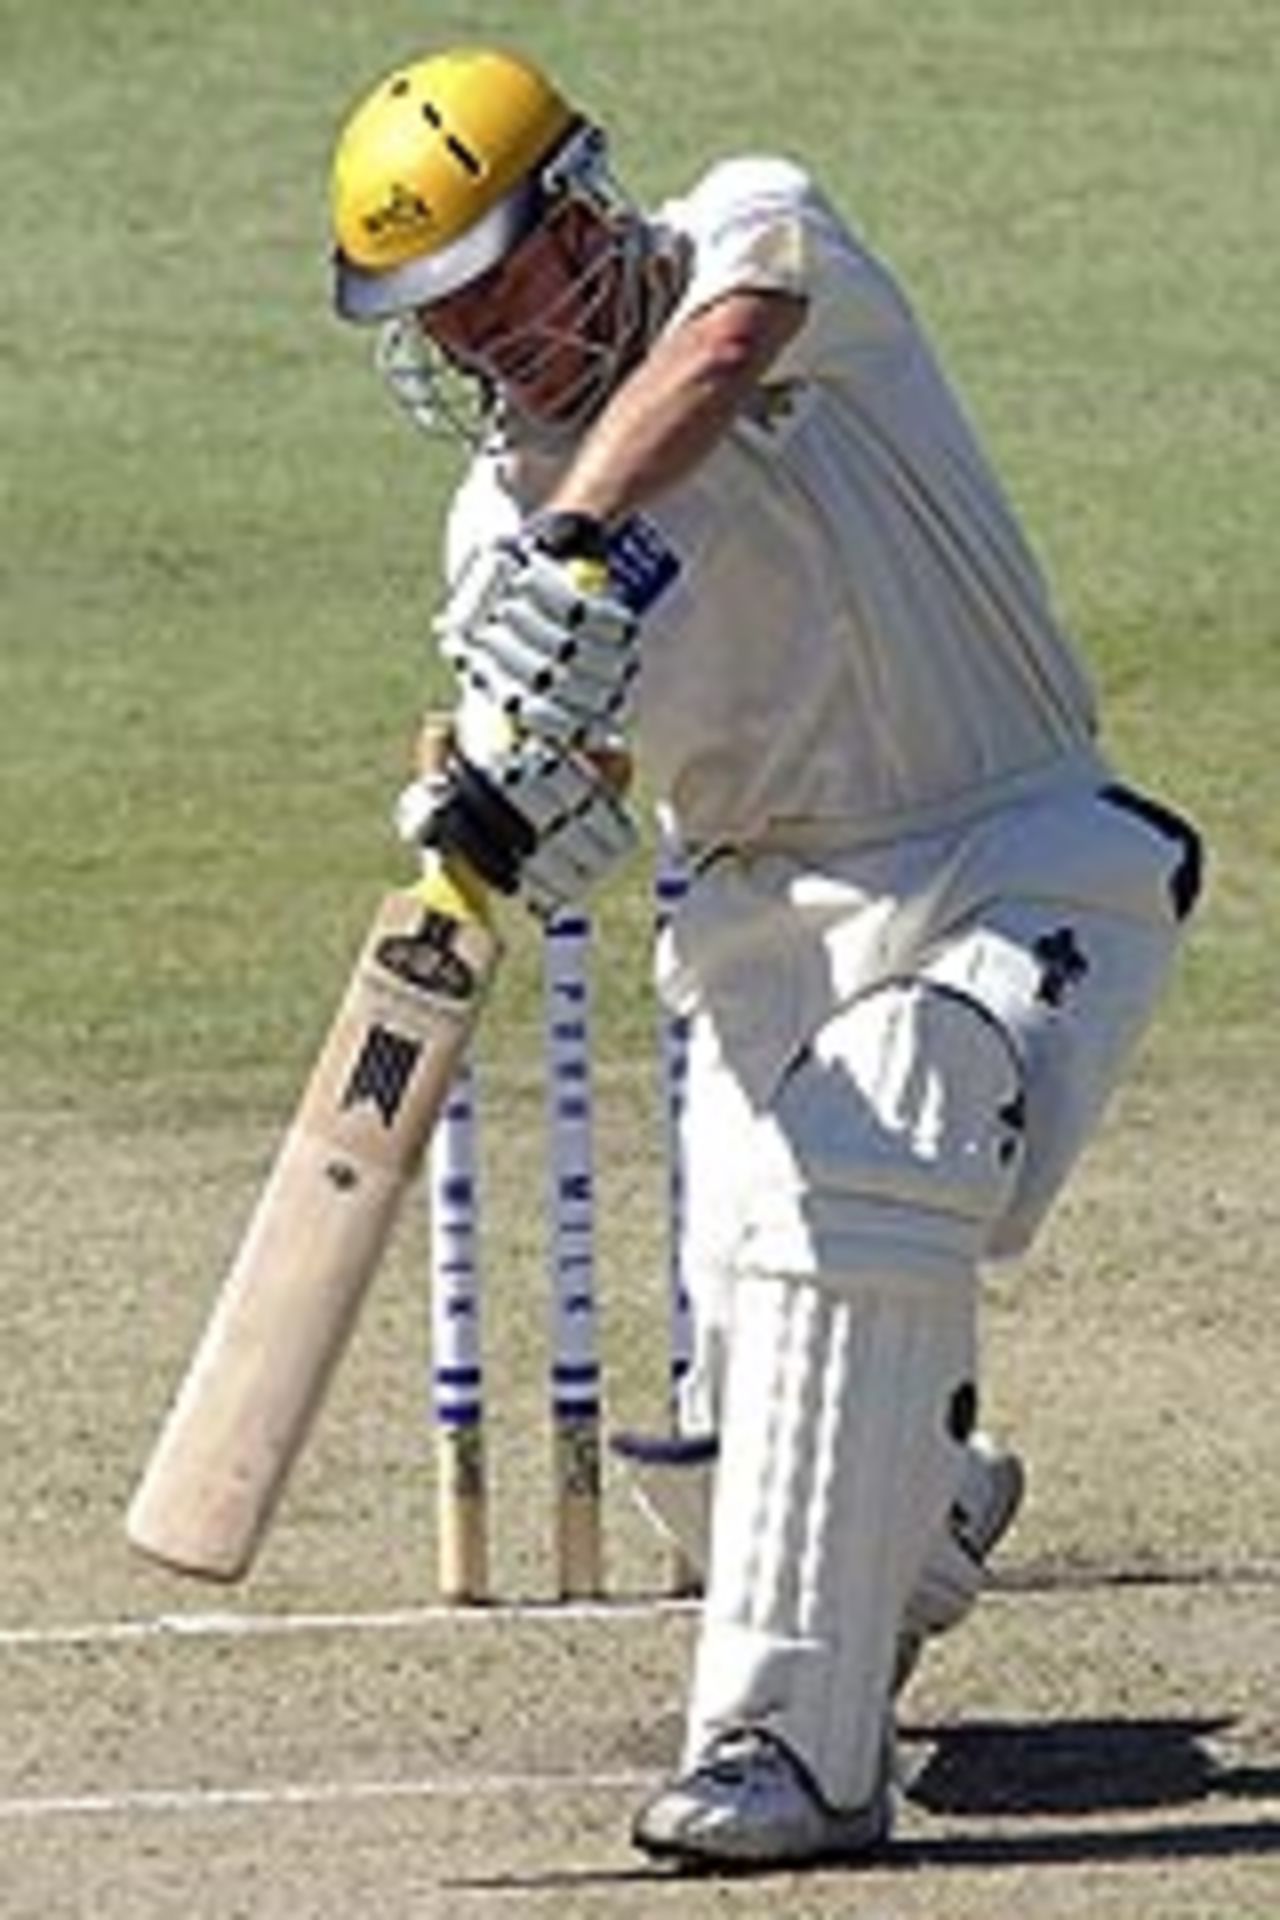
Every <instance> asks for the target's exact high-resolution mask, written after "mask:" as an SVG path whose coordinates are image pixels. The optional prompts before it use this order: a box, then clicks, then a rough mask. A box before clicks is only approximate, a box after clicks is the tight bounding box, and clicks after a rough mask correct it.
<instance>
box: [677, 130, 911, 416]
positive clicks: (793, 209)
mask: <svg viewBox="0 0 1280 1920" xmlns="http://www.w3.org/2000/svg"><path fill="white" fill-rule="evenodd" d="M660 218H661V220H662V221H663V222H664V223H665V224H667V225H670V226H671V227H674V228H675V229H676V231H677V232H681V233H683V234H684V235H685V236H686V237H687V238H688V240H689V241H690V242H691V244H692V254H693V259H692V267H691V272H690V277H689V281H688V284H687V285H686V287H685V289H684V293H683V295H682V296H681V299H680V301H679V302H678V304H677V306H676V308H675V310H674V312H673V313H672V315H671V318H670V321H669V323H668V324H669V325H670V326H673V327H674V326H679V325H680V323H681V322H682V321H683V320H686V319H688V318H689V317H690V315H692V314H694V313H697V312H699V311H700V310H701V309H703V308H705V307H708V306H711V305H713V304H714V303H715V302H716V301H717V300H720V299H723V298H724V296H725V295H726V294H729V293H736V292H742V291H755V292H766V293H768V292H773V293H785V294H792V295H795V296H797V297H798V298H800V299H802V300H804V301H805V302H806V303H807V306H808V314H807V317H806V320H805V323H804V325H803V326H802V327H801V328H800V329H799V331H798V332H797V333H796V334H795V335H794V336H793V338H792V340H791V342H790V344H789V345H788V347H787V348H786V349H785V350H784V353H783V355H782V357H781V358H780V360H779V361H778V362H777V364H776V366H775V369H774V372H775V373H776V374H777V375H778V376H779V377H782V378H803V377H806V376H812V375H815V374H819V373H820V372H821V371H822V368H823V365H824V362H826V361H828V360H829V359H830V357H831V356H832V354H835V353H838V355H839V357H840V359H841V361H842V364H843V365H845V367H846V368H847V364H848V356H849V354H850V351H851V348H852V349H853V350H854V351H856V350H858V348H862V349H864V350H867V351H870V352H880V351H883V350H884V349H885V348H894V347H895V346H896V345H897V344H899V343H900V342H901V340H902V339H903V337H904V335H905V333H906V331H907V328H908V326H909V324H910V316H909V313H908V310H907V308H906V304H905V302H904V300H903V298H902V296H901V294H900V293H899V292H898V290H897V288H896V286H895V285H894V283H893V282H892V281H891V280H890V279H889V277H888V275H887V274H886V273H885V272H884V270H883V269H882V268H881V267H880V266H879V264H878V262H876V261H875V260H874V259H873V257H872V256H871V255H870V254H869V253H866V252H864V251H863V249H862V248H861V247H860V246H859V245H858V243H857V241H856V240H855V239H854V238H853V236H852V234H851V233H850V231H849V229H848V226H847V225H846V224H845V223H844V222H843V221H841V220H840V219H839V218H838V217H837V216H836V215H835V213H834V212H833V211H832V209H831V207H830V206H829V204H828V203H827V201H826V200H825V199H824V197H823V196H822V194H821V193H820V192H819V190H818V188H817V187H816V186H815V185H814V183H813V181H812V179H811V178H810V176H809V175H808V174H807V173H806V172H805V170H804V169H803V168H802V167H800V166H797V165H796V164H795V163H794V162H793V161H790V160H785V159H768V158H742V159H733V160H725V161H722V162H721V163H720V164H719V165H717V166H715V167H713V168H712V169H711V170H710V171H709V172H708V173H707V174H705V175H704V176H703V178H702V179H701V180H700V181H699V182H698V183H697V185H696V186H694V187H693V189H692V190H691V191H690V193H689V194H687V195H686V196H685V198H684V199H682V200H679V201H674V202H672V203H670V204H669V205H668V206H667V207H665V208H663V209H662V212H661V215H660Z"/></svg>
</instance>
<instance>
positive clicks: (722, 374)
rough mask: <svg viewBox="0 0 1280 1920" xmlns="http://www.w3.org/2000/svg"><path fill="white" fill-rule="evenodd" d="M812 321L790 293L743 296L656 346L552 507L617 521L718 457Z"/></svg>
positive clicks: (626, 384) (610, 407) (698, 316)
mask: <svg viewBox="0 0 1280 1920" xmlns="http://www.w3.org/2000/svg"><path fill="white" fill-rule="evenodd" d="M803 318H804V304H803V302H802V301H800V300H798V299H794V298H792V297H790V296H784V295H760V294H753V295H738V296H733V297H731V298H730V299H727V300H725V301H722V302H719V303H717V305H716V306H714V307H710V308H708V309H707V310H706V311H705V312H704V313H700V314H695V315H694V316H693V318H692V319H690V320H688V321H686V322H685V323H684V324H683V325H682V326H680V327H678V328H677V329H676V330H675V331H674V332H672V333H670V334H667V335H665V336H664V337H663V338H661V339H660V340H659V341H658V342H657V344H656V345H655V346H654V347H653V348H652V349H651V351H650V352H649V354H648V355H647V356H646V358H645V359H644V361H643V362H642V363H641V365H640V366H639V367H638V368H637V369H636V370H635V372H634V373H633V374H632V375H631V377H630V378H629V379H628V380H627V381H625V382H624V384H623V385H622V386H621V387H620V388H619V390H618V392H617V393H616V394H615V395H614V397H613V399H612V400H611V401H610V403H609V405H608V406H607V407H606V408H605V411H604V413H603V414H602V415H601V417H600V419H599V420H598V421H597V422H596V424H595V426H594V427H593V428H592V430H591V432H590V433H589V434H588V435H587V437H586V439H585V440H584V442H583V444H582V446H581V447H580V448H579V450H578V452H577V454H576V455H575V457H574V460H573V462H572V464H571V465H570V467H569V470H568V472H567V473H566V474H565V475H564V476H563V478H562V480H561V482H560V484H559V485H558V486H557V488H556V490H555V494H554V496H553V498H552V499H551V500H550V501H548V502H547V505H548V507H550V508H554V509H560V510H565V511H573V512H577V513H587V514H591V515H592V516H593V517H594V518H596V519H599V520H606V521H608V520H615V519H618V518H620V517H622V516H623V515H625V514H627V513H629V512H632V511H634V510H635V509H636V508H638V507H641V506H643V505H644V504H645V503H646V502H647V501H651V500H654V499H656V498H657V497H659V496H660V495H661V494H663V493H666V492H668V491H669V490H670V489H671V488H672V487H675V486H677V485H679V483H680V482H681V481H682V480H685V479H687V478H688V477H689V475H690V474H691V473H693V472H694V471H695V470H696V469H697V467H699V466H700V465H701V463H702V462H703V461H704V460H705V459H707V457H708V456H709V455H710V454H711V453H712V452H713V451H714V449H715V448H716V446H717V445H718V444H719V442H720V441H721V439H722V438H723V437H724V435H725V433H726V432H727V431H728V429H729V427H730V426H731V425H732V423H733V420H734V417H735V416H736V414H737V413H738V411H739V409H740V408H741V406H742V404H743V401H744V400H745V399H746V397H747V395H748V394H749V393H750V392H751V391H752V390H753V389H754V388H755V387H756V386H758V385H759V383H760V381H761V380H762V379H763V378H764V377H765V375H766V374H767V372H768V369H769V367H770V365H771V364H772V362H773V361H774V360H775V359H776V358H777V356H778V354H779V353H780V352H781V350H782V348H783V347H784V346H785V344H786V342H787V341H788V340H789V339H790V338H791V336H792V334H793V333H794V332H795V331H796V329H797V328H798V327H799V325H800V324H801V321H802V320H803Z"/></svg>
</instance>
